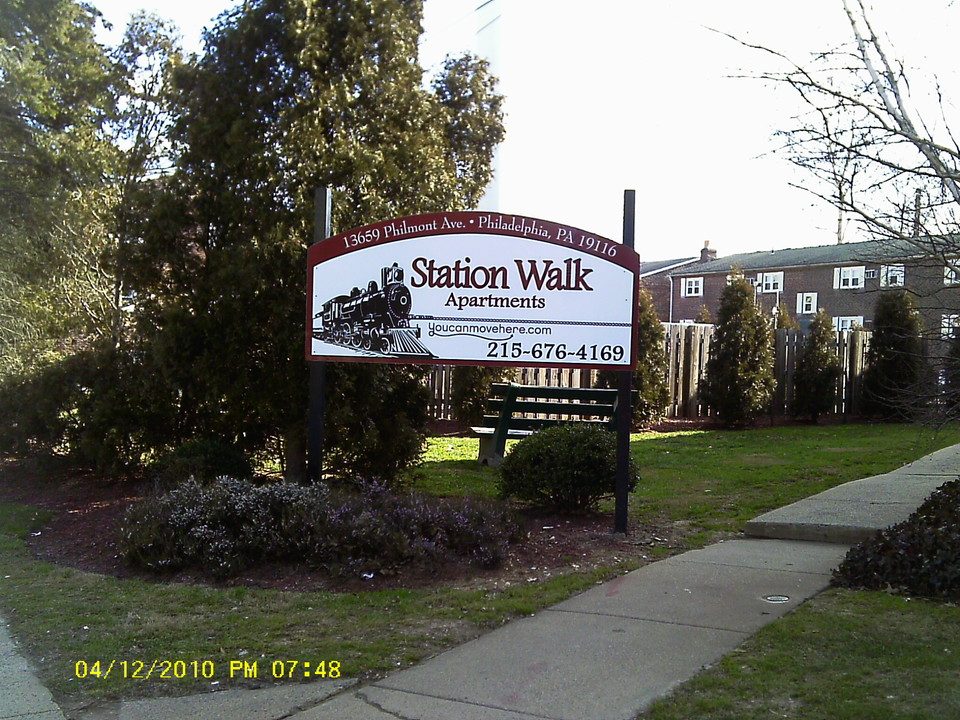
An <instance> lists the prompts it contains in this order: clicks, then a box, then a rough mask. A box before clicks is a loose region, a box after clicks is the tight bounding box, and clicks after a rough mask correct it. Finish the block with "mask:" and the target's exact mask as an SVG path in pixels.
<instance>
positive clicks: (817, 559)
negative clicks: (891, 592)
mask: <svg viewBox="0 0 960 720" xmlns="http://www.w3.org/2000/svg"><path fill="white" fill-rule="evenodd" d="M958 470H960V445H958V446H954V447H951V448H947V449H945V450H941V451H939V452H937V453H934V454H933V455H929V456H927V457H925V458H922V459H920V460H918V461H916V462H914V463H911V464H909V465H907V466H905V467H903V468H900V469H898V470H895V471H893V472H890V473H887V474H885V475H880V476H876V477H872V478H866V479H864V480H859V481H856V482H852V483H847V484H846V485H842V486H839V487H837V488H833V489H832V490H828V491H826V492H824V493H821V494H819V495H816V496H813V497H811V498H807V499H806V500H802V501H800V502H797V503H794V504H792V505H789V506H787V507H785V508H781V509H780V510H776V511H774V512H771V513H767V514H765V515H763V516H761V517H759V518H757V519H756V520H754V521H752V522H750V523H748V527H747V530H748V533H749V534H753V535H757V536H759V537H750V538H743V539H736V540H730V541H727V542H722V543H718V544H716V545H712V546H710V547H707V548H704V549H702V550H696V551H692V552H688V553H684V554H683V555H679V556H676V557H672V558H669V559H667V560H662V561H660V562H656V563H653V564H651V565H647V566H645V567H643V568H640V569H638V570H635V571H633V572H631V573H629V574H627V575H624V576H622V577H619V578H616V579H614V580H612V581H610V582H607V583H604V584H602V585H598V586H597V587H595V588H593V589H591V590H589V591H587V592H584V593H582V594H580V595H577V596H576V597H573V598H570V599H569V600H567V601H565V602H562V603H560V604H558V605H555V606H553V607H551V608H548V609H547V610H544V611H542V612H540V613H538V614H537V615H535V616H532V617H528V618H523V619H520V620H516V621H514V622H511V623H509V624H507V625H505V626H503V627H502V628H499V629H497V630H495V631H493V632H490V633H488V634H486V635H483V636H482V637H479V638H477V639H476V640H473V641H471V642H468V643H466V644H464V645H461V646H459V647H456V648H453V649H452V650H449V651H447V652H445V653H442V654H440V655H438V656H436V657H434V658H431V659H429V660H427V661H425V662H423V663H421V664H419V665H417V666H415V667H412V668H409V669H407V670H403V671H400V672H397V673H395V674H393V675H391V676H389V677H386V678H384V679H382V680H379V681H376V682H374V683H371V684H367V685H363V686H349V683H348V682H344V683H335V682H328V683H312V684H309V685H297V686H280V687H275V688H268V689H265V690H246V691H243V690H236V691H228V692H222V693H213V694H206V695H197V696H192V697H186V698H176V699H169V700H150V701H136V702H127V703H123V704H121V705H118V706H115V707H112V708H101V709H99V710H98V711H96V712H94V713H88V714H86V715H82V716H77V717H78V718H82V719H83V720H107V719H108V718H109V719H110V720H161V718H162V719H163V720H188V719H191V720H192V718H196V717H201V718H204V720H227V719H229V720H280V719H281V718H284V719H286V718H290V719H291V720H395V719H396V718H410V719H413V718H417V719H419V720H632V719H633V718H635V717H636V715H637V714H638V713H640V712H642V711H643V710H644V709H645V708H647V707H648V706H649V704H650V703H651V702H652V701H653V700H655V699H657V698H659V697H662V696H664V695H666V694H668V693H669V692H670V691H671V690H672V689H673V688H675V687H676V686H677V685H679V684H680V683H683V682H685V681H686V680H688V679H690V678H692V677H693V676H694V675H696V674H697V673H699V672H700V671H701V670H702V669H703V668H704V667H706V666H708V665H711V664H712V663H715V662H716V661H717V660H718V659H720V658H721V657H722V656H723V655H725V654H726V653H728V652H730V651H731V650H733V649H734V648H736V647H737V646H738V645H740V644H741V643H742V642H743V641H744V640H745V639H747V638H748V637H749V636H750V635H751V634H753V633H754V632H756V631H757V630H758V629H759V628H761V627H763V626H764V625H766V624H767V623H769V622H772V621H773V620H775V619H776V618H778V617H781V616H782V615H784V614H786V613H787V612H789V611H791V610H793V609H794V608H796V607H797V606H798V605H799V604H800V603H802V602H803V601H804V600H806V599H807V598H809V597H811V596H813V595H815V594H816V593H818V592H820V591H821V590H823V589H824V588H826V587H827V585H828V584H829V580H830V572H831V570H832V569H833V568H834V567H836V566H837V565H838V564H839V562H840V560H841V559H842V558H843V556H844V554H845V553H846V551H847V547H848V545H849V544H850V543H852V542H854V541H856V540H858V539H860V538H863V537H867V536H869V535H870V534H872V533H873V532H874V531H875V530H876V529H879V528H883V527H887V526H889V525H891V524H894V523H896V522H899V521H901V520H903V519H905V518H906V517H907V516H909V514H910V513H911V512H913V511H914V510H915V509H916V507H917V506H918V505H919V504H920V503H921V502H922V501H923V500H924V498H926V497H927V495H929V494H930V492H932V491H933V490H934V489H935V488H936V487H939V485H941V484H943V483H944V482H946V481H948V480H951V479H953V478H954V477H956V476H957V471H958ZM9 645H10V640H9V636H7V635H5V634H2V633H0V652H2V655H3V657H4V659H6V657H7V655H8V654H9V655H11V657H13V658H16V655H15V654H14V653H12V652H10V653H8V652H7V648H8V646H9ZM4 667H5V666H4ZM28 675H29V673H28ZM30 677H31V678H32V675H31V676H30ZM0 681H3V678H2V677H0ZM34 683H35V681H34ZM0 687H9V684H7V683H5V684H4V686H0ZM33 690H37V687H36V685H34V686H33ZM33 690H31V691H30V692H33ZM40 691H42V692H40ZM45 692H46V691H45V690H43V689H42V688H39V690H38V691H37V693H36V694H31V695H28V694H27V691H24V693H23V694H22V695H20V697H23V698H24V700H23V703H26V704H22V703H20V704H18V703H17V702H16V701H14V702H13V703H11V702H9V701H8V700H7V696H6V695H4V694H0V720H7V718H62V717H63V716H62V715H60V714H59V711H58V710H57V709H56V706H54V705H53V704H52V702H51V701H50V700H49V694H46V695H45V696H44V694H43V693H45ZM33 703H37V704H36V705H34V704H33ZM31 713H32V714H31Z"/></svg>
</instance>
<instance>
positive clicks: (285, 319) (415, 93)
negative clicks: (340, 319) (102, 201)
mask: <svg viewBox="0 0 960 720" xmlns="http://www.w3.org/2000/svg"><path fill="white" fill-rule="evenodd" d="M421 14H422V2H420V1H419V0H413V1H411V0H375V1H373V2H371V1H370V0H250V1H249V2H245V3H243V4H241V5H240V6H238V7H237V8H236V9H234V10H231V11H229V12H227V13H225V14H224V15H223V16H221V17H220V19H219V20H218V22H217V25H216V27H215V28H214V29H213V31H211V32H210V33H209V34H208V35H207V36H206V38H205V42H206V45H205V52H204V53H203V55H202V56H201V57H199V58H197V59H196V60H194V61H193V62H189V63H186V64H184V65H183V66H181V67H180V68H179V69H178V71H177V73H176V76H175V82H176V84H177V86H178V101H179V117H178V119H177V121H176V123H175V124H174V129H173V141H174V147H175V148H176V149H177V151H178V157H177V163H176V172H175V174H174V175H173V176H172V178H170V179H169V180H168V181H166V182H165V183H163V187H162V194H160V195H159V196H158V197H156V198H154V200H153V203H152V205H151V207H150V213H149V214H148V215H147V216H146V221H145V222H144V223H143V225H142V227H140V228H139V232H140V234H141V238H142V239H141V241H140V242H139V243H137V244H136V250H137V251H136V252H135V253H131V256H130V267H131V269H132V271H133V274H132V280H133V281H134V282H135V287H136V290H137V297H138V298H139V303H140V305H139V310H140V318H141V323H142V327H143V328H144V329H145V331H146V332H147V334H148V337H149V338H150V340H151V347H152V352H153V354H154V356H155V357H156V358H157V362H158V363H159V364H160V366H161V367H163V368H164V374H165V377H167V378H168V380H169V381H170V382H171V384H172V385H173V386H174V387H176V388H178V392H179V394H180V403H179V407H178V414H179V416H180V418H181V424H182V430H181V431H182V433H183V434H184V435H189V434H191V433H192V432H195V431H196V430H197V429H200V428H203V429H204V431H205V432H206V433H207V434H209V433H211V432H213V433H216V434H219V435H220V436H222V437H224V438H225V439H227V440H230V441H234V442H238V443H240V444H241V445H243V446H244V447H245V448H246V449H248V450H254V449H259V448H262V447H264V445H265V444H266V443H267V442H268V440H269V439H270V438H272V437H280V438H282V440H283V443H284V445H285V448H286V451H287V452H286V458H287V463H286V469H287V473H288V476H289V477H291V478H294V477H301V476H302V475H303V473H304V457H303V448H304V437H305V421H306V412H305V408H306V388H307V380H306V377H307V374H306V364H305V362H304V361H303V344H304V332H305V330H304V315H303V312H304V310H303V303H304V299H303V291H304V290H303V288H304V280H303V278H304V262H305V261H304V257H305V249H306V247H307V246H308V245H309V244H310V243H311V241H312V233H313V222H314V217H313V213H314V208H313V197H314V191H315V189H316V188H317V187H329V188H332V189H333V191H334V197H335V202H334V217H333V220H334V222H333V225H334V228H335V230H345V229H347V228H349V227H352V226H357V225H361V224H364V223H367V222H373V221H377V220H383V219H385V218H389V217H394V216H400V215H407V214H412V213H418V212H427V211H437V210H461V209H465V208H468V207H471V206H473V205H474V204H475V203H476V202H477V200H478V199H479V197H480V195H481V194H482V191H483V189H484V187H485V186H486V184H487V183H488V181H489V179H490V177H491V159H492V154H493V150H494V148H495V146H496V144H497V143H498V142H499V140H500V139H501V137H502V134H503V130H502V123H501V120H502V115H501V111H500V101H501V99H500V96H498V95H497V94H496V92H495V91H494V81H493V80H492V79H491V78H490V76H489V74H488V73H487V71H486V66H485V63H484V62H482V61H480V60H477V59H475V58H472V57H469V56H466V57H463V58H458V59H451V60H448V62H447V63H446V65H445V66H444V70H443V72H442V73H441V75H440V76H439V77H438V78H437V79H436V80H435V81H434V83H433V85H432V87H431V88H430V89H425V88H424V85H423V82H422V79H423V78H422V75H423V73H422V69H421V67H420V65H419V63H418V61H417V43H418V39H419V34H420V31H421ZM422 375H423V372H422V370H419V369H417V368H414V367H410V366H406V367H405V366H397V365H370V366H360V365H356V364H355V365H350V366H347V365H346V364H335V365H333V366H331V367H330V368H329V373H328V384H329V387H330V388H331V397H330V403H329V405H328V422H327V436H328V437H327V444H326V448H327V449H328V453H327V460H328V463H329V465H330V466H331V467H332V468H334V469H336V468H338V467H339V468H340V469H342V470H343V471H344V472H357V473H363V474H365V475H367V476H373V475H376V476H382V477H388V476H391V475H394V474H395V473H396V472H397V470H398V468H400V467H402V466H403V465H404V464H405V463H408V462H410V461H412V460H413V459H414V458H415V457H416V456H417V454H418V452H419V446H420V441H421V439H422V433H423V428H424V424H425V420H426V416H425V407H426V402H425V400H426V399H425V396H424V393H423V389H422V383H420V379H421V378H422Z"/></svg>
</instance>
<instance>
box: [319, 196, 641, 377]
mask: <svg viewBox="0 0 960 720" xmlns="http://www.w3.org/2000/svg"><path fill="white" fill-rule="evenodd" d="M638 275H639V259H638V257H637V254H636V252H634V250H633V249H632V248H629V247H627V246H625V245H622V244H620V243H615V242H613V241H611V240H608V239H606V238H602V237H599V236H597V235H594V234H591V233H588V232H585V231H582V230H579V229H576V228H572V227H569V226H566V225H560V224H557V223H552V222H548V221H545V220H538V219H534V218H528V217H522V216H517V215H503V214H500V213H493V212H451V213H433V214H428V215H416V216H411V217H404V218H398V219H394V220H388V221H385V222H380V223H376V224H373V225H367V226H365V227H361V228H356V229H353V230H349V231H347V232H345V233H341V234H339V235H334V236H332V237H330V238H327V239H326V240H324V241H322V242H319V243H317V244H315V245H313V246H312V247H311V248H310V250H309V253H308V303H307V305H308V310H307V359H309V360H334V361H360V362H363V361H366V362H407V363H409V362H413V363H441V364H468V365H513V366H517V365H541V366H552V367H606V368H619V369H627V368H630V367H632V366H633V365H634V364H635V362H636V347H635V343H634V338H635V336H636V332H635V327H636V322H637V283H638Z"/></svg>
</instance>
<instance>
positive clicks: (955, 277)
mask: <svg viewBox="0 0 960 720" xmlns="http://www.w3.org/2000/svg"><path fill="white" fill-rule="evenodd" d="M943 284H944V285H960V260H947V264H946V265H945V266H944V268H943Z"/></svg>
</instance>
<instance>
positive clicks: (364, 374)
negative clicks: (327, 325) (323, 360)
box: [324, 363, 429, 484]
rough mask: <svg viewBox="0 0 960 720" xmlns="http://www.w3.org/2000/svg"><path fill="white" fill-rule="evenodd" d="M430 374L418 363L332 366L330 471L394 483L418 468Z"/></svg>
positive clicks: (326, 450) (328, 422) (326, 464)
mask: <svg viewBox="0 0 960 720" xmlns="http://www.w3.org/2000/svg"><path fill="white" fill-rule="evenodd" d="M425 376H426V371H425V370H423V369H422V368H421V367H419V366H415V365H381V364H372V363H371V364H366V363H330V364H329V365H328V366H327V393H328V397H327V414H326V419H325V423H324V425H325V427H324V471H325V472H329V473H332V474H335V475H337V476H339V477H340V478H358V479H360V480H361V481H381V482H391V483H392V482H396V481H397V480H398V479H399V478H400V476H401V475H402V473H403V472H404V471H405V470H407V469H409V468H410V467H412V466H413V465H414V464H416V462H417V461H418V460H419V458H420V453H421V452H422V450H423V444H424V441H425V439H426V432H427V420H428V417H427V406H428V404H429V391H428V390H427V386H426V383H424V377H425ZM348 484H349V483H348Z"/></svg>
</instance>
